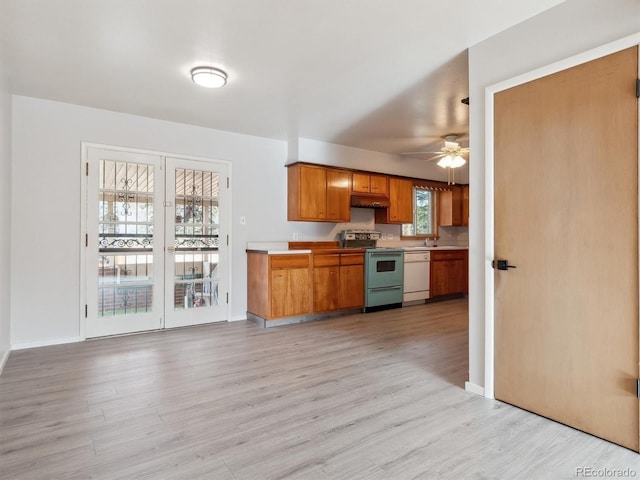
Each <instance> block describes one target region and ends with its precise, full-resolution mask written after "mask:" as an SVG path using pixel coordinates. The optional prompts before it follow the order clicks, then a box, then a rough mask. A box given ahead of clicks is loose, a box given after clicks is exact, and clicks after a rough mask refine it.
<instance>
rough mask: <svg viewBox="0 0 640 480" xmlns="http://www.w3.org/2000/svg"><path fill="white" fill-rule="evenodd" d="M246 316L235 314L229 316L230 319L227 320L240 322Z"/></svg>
mask: <svg viewBox="0 0 640 480" xmlns="http://www.w3.org/2000/svg"><path fill="white" fill-rule="evenodd" d="M246 319H247V316H246V315H235V316H233V317H231V320H229V321H230V322H241V321H243V320H246Z"/></svg>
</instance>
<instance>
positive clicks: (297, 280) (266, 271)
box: [247, 250, 364, 321]
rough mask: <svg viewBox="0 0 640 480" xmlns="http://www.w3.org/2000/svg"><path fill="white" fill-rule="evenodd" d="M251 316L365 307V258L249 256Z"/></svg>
mask: <svg viewBox="0 0 640 480" xmlns="http://www.w3.org/2000/svg"><path fill="white" fill-rule="evenodd" d="M247 281H248V287H247V312H248V313H250V314H252V315H255V316H256V317H259V318H261V319H263V320H267V321H268V320H276V319H280V318H286V317H296V316H304V315H310V314H313V313H324V312H332V311H338V310H347V309H353V308H360V307H363V306H364V253H362V251H360V252H346V253H341V252H339V251H336V250H332V252H319V253H314V254H308V253H306V254H297V253H295V254H273V255H269V254H267V252H258V251H248V252H247Z"/></svg>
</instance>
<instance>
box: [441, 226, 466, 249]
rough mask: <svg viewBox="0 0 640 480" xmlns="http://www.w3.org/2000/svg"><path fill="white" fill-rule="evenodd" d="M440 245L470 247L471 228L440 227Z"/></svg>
mask: <svg viewBox="0 0 640 480" xmlns="http://www.w3.org/2000/svg"><path fill="white" fill-rule="evenodd" d="M438 232H439V233H440V238H439V239H438V245H456V246H458V245H459V246H461V247H466V246H468V245H469V227H439V228H438Z"/></svg>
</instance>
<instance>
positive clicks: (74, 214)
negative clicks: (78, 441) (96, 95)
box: [7, 96, 441, 349]
mask: <svg viewBox="0 0 640 480" xmlns="http://www.w3.org/2000/svg"><path fill="white" fill-rule="evenodd" d="M81 142H91V143H99V144H106V145H116V146H124V147H132V148H138V149H146V150H152V151H159V152H167V153H174V154H181V155H193V156H198V157H206V158H212V159H218V160H227V161H230V162H231V166H232V167H231V168H232V214H231V217H232V269H233V279H232V286H231V288H232V295H231V302H232V318H233V319H244V318H246V296H247V295H246V255H245V252H244V250H245V247H246V243H247V242H266V241H286V240H291V239H292V236H293V233H294V232H296V233H298V235H299V237H300V239H301V240H336V239H337V235H338V233H339V232H340V230H342V229H344V228H352V227H358V226H359V227H371V228H372V227H373V210H371V209H352V222H351V223H350V224H334V223H314V222H288V221H287V175H286V169H285V167H284V165H285V164H286V163H287V158H288V145H287V142H284V141H277V140H270V139H265V138H259V137H252V136H247V135H241V134H236V133H230V132H224V131H219V130H212V129H207V128H201V127H194V126H190V125H183V124H177V123H171V122H165V121H160V120H154V119H149V118H143V117H136V116H132V115H125V114H120V113H115V112H109V111H105V110H98V109H94V108H88V107H80V106H76V105H69V104H64V103H59V102H52V101H47V100H39V99H34V98H28V97H20V96H14V97H13V163H12V168H13V177H12V178H13V180H12V186H13V189H12V201H13V210H12V211H13V219H14V222H13V229H12V234H11V239H12V242H13V243H12V245H13V249H12V253H11V266H12V276H11V339H12V346H13V348H14V349H15V348H24V347H26V346H36V345H46V344H52V343H59V342H66V341H75V340H77V339H78V338H79V326H80V313H79V305H80V256H81V247H80V238H81V232H80V228H81V219H80V202H81V200H82V199H81V193H80V189H81V182H82V178H83V177H82V167H81V161H80V144H81ZM300 143H301V144H302V145H305V143H306V146H305V152H307V153H308V155H306V156H305V158H300V160H305V161H309V162H314V163H322V164H328V165H340V166H347V167H351V168H362V169H370V170H375V171H381V172H387V173H397V174H401V175H414V176H422V173H423V170H421V169H420V168H419V167H421V166H422V163H421V162H418V161H415V160H413V161H412V160H409V159H398V158H397V157H394V156H392V155H386V154H378V153H375V152H367V151H366V150H361V149H352V148H349V147H341V146H338V145H330V144H323V143H321V142H311V141H309V142H305V141H303V140H302V139H301V142H300ZM400 161H401V162H403V163H400ZM412 162H418V163H417V164H416V163H413V165H412ZM416 165H417V167H416ZM436 168H437V169H438V170H440V169H439V167H436ZM438 170H436V172H437V173H441V172H439V171H438ZM241 216H244V217H246V220H247V222H246V225H241V224H240V217H241ZM380 229H381V230H383V231H387V230H388V231H389V233H394V234H395V235H396V237H395V238H396V239H397V238H398V237H397V236H398V235H399V227H398V226H384V227H382V228H380ZM7 270H8V269H7Z"/></svg>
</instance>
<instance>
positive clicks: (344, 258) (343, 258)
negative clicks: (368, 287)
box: [340, 253, 364, 265]
mask: <svg viewBox="0 0 640 480" xmlns="http://www.w3.org/2000/svg"><path fill="white" fill-rule="evenodd" d="M340 265H364V253H343V254H341V255H340Z"/></svg>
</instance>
